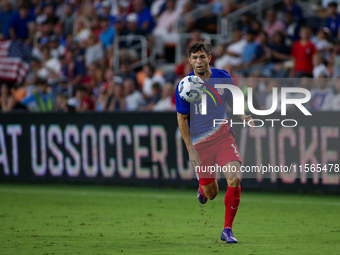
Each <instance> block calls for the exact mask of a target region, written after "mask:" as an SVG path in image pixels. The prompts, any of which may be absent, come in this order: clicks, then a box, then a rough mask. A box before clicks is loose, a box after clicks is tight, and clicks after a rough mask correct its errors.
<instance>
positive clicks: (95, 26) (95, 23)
mask: <svg viewBox="0 0 340 255" xmlns="http://www.w3.org/2000/svg"><path fill="white" fill-rule="evenodd" d="M90 28H91V31H92V34H93V35H95V36H96V38H97V40H99V37H100V33H101V32H102V29H101V27H100V20H99V18H98V17H93V18H92V20H91V23H90Z"/></svg>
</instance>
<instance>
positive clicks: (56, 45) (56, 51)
mask: <svg viewBox="0 0 340 255" xmlns="http://www.w3.org/2000/svg"><path fill="white" fill-rule="evenodd" d="M48 46H49V47H50V54H51V57H52V58H59V57H61V56H63V55H64V54H65V47H64V46H63V45H61V44H60V40H59V38H58V36H56V35H51V36H50V38H49V45H48Z"/></svg>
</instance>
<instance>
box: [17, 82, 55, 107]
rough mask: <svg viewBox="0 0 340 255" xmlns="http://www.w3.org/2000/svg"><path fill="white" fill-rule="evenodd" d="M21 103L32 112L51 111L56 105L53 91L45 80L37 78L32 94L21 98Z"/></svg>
mask: <svg viewBox="0 0 340 255" xmlns="http://www.w3.org/2000/svg"><path fill="white" fill-rule="evenodd" d="M21 104H22V105H24V106H26V107H27V109H28V110H29V111H32V112H51V111H53V110H54V107H55V105H56V101H55V97H54V93H53V91H52V90H51V89H50V88H49V86H48V84H47V80H46V79H43V78H38V79H37V86H36V89H35V90H34V91H33V93H32V94H30V95H28V96H27V97H25V98H23V99H22V100H21Z"/></svg>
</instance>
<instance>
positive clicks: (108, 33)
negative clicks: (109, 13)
mask: <svg viewBox="0 0 340 255" xmlns="http://www.w3.org/2000/svg"><path fill="white" fill-rule="evenodd" d="M100 26H101V27H102V29H103V30H102V32H101V33H100V41H101V43H102V44H103V46H104V48H105V49H107V48H110V47H111V46H112V44H113V41H114V39H115V36H116V32H115V30H114V29H113V28H112V27H111V26H110V20H109V19H108V18H101V21H100Z"/></svg>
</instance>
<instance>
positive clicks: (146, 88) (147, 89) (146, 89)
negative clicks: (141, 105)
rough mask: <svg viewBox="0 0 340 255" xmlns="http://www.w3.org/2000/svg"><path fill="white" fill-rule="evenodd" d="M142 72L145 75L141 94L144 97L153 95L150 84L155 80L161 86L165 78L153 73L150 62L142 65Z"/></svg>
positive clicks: (153, 69)
mask: <svg viewBox="0 0 340 255" xmlns="http://www.w3.org/2000/svg"><path fill="white" fill-rule="evenodd" d="M143 72H144V73H145V75H146V77H145V79H144V81H143V94H144V96H146V97H151V96H152V95H153V91H152V85H153V84H154V83H156V82H157V83H158V84H159V85H160V86H161V87H162V86H163V85H164V83H165V79H164V77H163V76H162V75H159V74H157V73H155V68H154V67H153V66H152V65H150V64H146V65H144V66H143Z"/></svg>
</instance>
